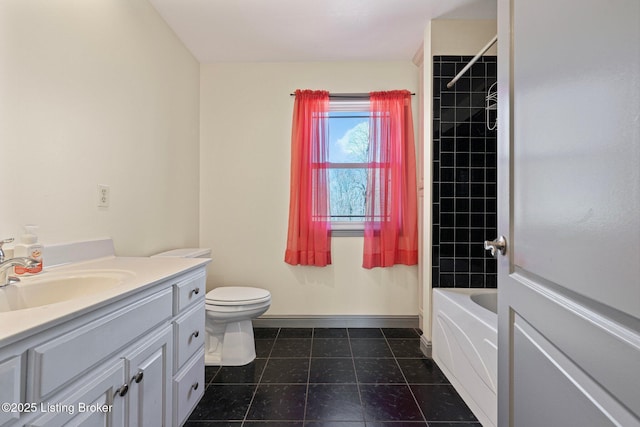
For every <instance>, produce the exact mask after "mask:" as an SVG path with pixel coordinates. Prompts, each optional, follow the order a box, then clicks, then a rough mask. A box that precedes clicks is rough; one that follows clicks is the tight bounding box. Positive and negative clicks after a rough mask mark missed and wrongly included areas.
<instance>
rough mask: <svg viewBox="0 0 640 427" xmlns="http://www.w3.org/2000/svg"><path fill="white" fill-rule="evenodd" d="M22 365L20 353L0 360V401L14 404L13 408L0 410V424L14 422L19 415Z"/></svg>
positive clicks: (21, 402)
mask: <svg viewBox="0 0 640 427" xmlns="http://www.w3.org/2000/svg"><path fill="white" fill-rule="evenodd" d="M3 359H4V358H3ZM22 366H23V364H22V356H21V355H13V356H9V357H7V358H6V359H5V360H1V361H0V384H1V386H0V403H2V404H7V403H9V404H13V403H15V404H16V406H15V410H14V408H12V407H11V406H6V407H3V408H2V411H0V426H4V425H8V424H9V423H11V422H15V421H17V419H18V418H19V417H20V412H18V404H23V403H24V388H23V381H22Z"/></svg>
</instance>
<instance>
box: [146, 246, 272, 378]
mask: <svg viewBox="0 0 640 427" xmlns="http://www.w3.org/2000/svg"><path fill="white" fill-rule="evenodd" d="M154 256H177V257H182V258H209V257H210V256H211V249H175V250H172V251H168V252H163V253H160V254H157V255H154ZM270 306H271V294H270V293H269V291H267V290H265V289H260V288H253V287H247V286H225V287H220V288H215V289H213V290H211V291H209V292H207V294H206V296H205V310H206V320H205V323H206V325H205V329H206V335H205V344H204V345H205V349H204V351H205V355H204V363H205V365H214V366H242V365H246V364H247V363H250V362H251V361H252V360H253V359H255V358H256V346H255V341H254V338H253V325H252V323H251V319H254V318H256V317H258V316H260V315H262V314H263V313H264V312H266V311H267V310H268V309H269V307H270Z"/></svg>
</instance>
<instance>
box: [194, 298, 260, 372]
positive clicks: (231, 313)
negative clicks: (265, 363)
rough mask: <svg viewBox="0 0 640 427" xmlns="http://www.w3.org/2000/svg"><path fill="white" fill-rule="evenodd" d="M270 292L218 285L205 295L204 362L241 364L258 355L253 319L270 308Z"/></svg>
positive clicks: (224, 364) (226, 364)
mask: <svg viewBox="0 0 640 427" xmlns="http://www.w3.org/2000/svg"><path fill="white" fill-rule="evenodd" d="M270 305H271V294H270V293H269V291H267V290H265V289H260V288H251V287H246V286H228V287H221V288H215V289H213V290H211V291H209V292H207V296H206V297H205V307H206V310H207V311H206V315H207V321H206V323H207V324H206V330H207V335H206V338H205V344H204V345H205V356H204V363H205V365H221V366H242V365H246V364H247V363H249V362H251V361H252V360H253V359H255V358H256V346H255V341H254V339H253V325H252V324H251V319H254V318H256V317H258V316H260V315H262V314H263V313H264V312H266V311H267V310H268V309H269V306H270Z"/></svg>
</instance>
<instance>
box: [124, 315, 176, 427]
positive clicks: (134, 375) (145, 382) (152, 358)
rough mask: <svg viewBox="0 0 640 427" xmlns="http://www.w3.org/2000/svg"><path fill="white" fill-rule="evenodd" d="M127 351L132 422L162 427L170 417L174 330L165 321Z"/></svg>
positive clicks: (131, 423)
mask: <svg viewBox="0 0 640 427" xmlns="http://www.w3.org/2000/svg"><path fill="white" fill-rule="evenodd" d="M145 341H146V342H145V343H142V344H139V345H137V348H136V349H135V351H133V352H132V353H130V354H128V355H127V362H128V366H129V415H128V418H129V425H130V426H132V427H134V426H135V427H147V426H148V427H160V426H166V425H169V424H170V421H171V413H172V411H171V409H172V408H171V370H172V366H173V362H172V357H173V356H172V342H173V332H172V328H171V325H165V326H164V327H162V328H160V329H159V330H158V331H156V332H155V333H153V334H152V335H151V336H150V337H148V338H146V340H145Z"/></svg>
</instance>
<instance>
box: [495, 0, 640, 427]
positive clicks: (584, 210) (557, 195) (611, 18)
mask: <svg viewBox="0 0 640 427" xmlns="http://www.w3.org/2000/svg"><path fill="white" fill-rule="evenodd" d="M639 41H640V2H638V1H637V0H613V1H603V0H585V1H582V2H569V1H561V2H558V1H556V0H537V1H527V0H498V44H499V45H498V61H499V64H498V87H499V89H498V107H499V108H498V114H499V118H498V120H499V126H498V146H499V147H498V159H499V164H498V174H499V175H498V190H499V194H500V197H499V212H498V227H499V232H500V233H501V234H504V235H505V236H506V237H507V242H508V243H507V254H506V256H503V257H500V259H499V261H498V266H499V267H498V269H499V279H498V280H499V316H498V317H499V320H498V322H499V328H498V329H499V345H498V352H499V354H498V365H499V372H498V383H499V385H498V402H499V403H498V412H499V425H500V426H518V427H520V426H545V425H580V426H593V427H600V426H606V425H621V426H625V427H627V426H640V396H638V393H637V390H638V384H640V214H639V213H638V212H640V167H639V166H638V165H640V42H639Z"/></svg>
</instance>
